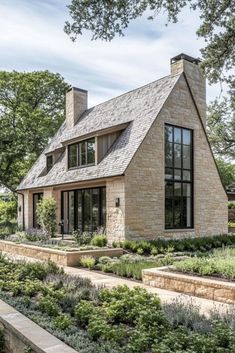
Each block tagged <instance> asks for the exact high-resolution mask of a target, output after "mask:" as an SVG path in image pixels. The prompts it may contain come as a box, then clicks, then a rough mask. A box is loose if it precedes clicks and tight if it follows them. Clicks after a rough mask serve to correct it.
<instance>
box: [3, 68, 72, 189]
mask: <svg viewBox="0 0 235 353" xmlns="http://www.w3.org/2000/svg"><path fill="white" fill-rule="evenodd" d="M67 89H68V84H67V83H66V82H65V81H64V79H63V78H62V77H61V76H60V75H59V74H54V73H50V72H49V71H35V72H28V73H25V72H23V73H22V72H16V71H13V72H6V71H1V72H0V165H1V169H0V185H4V186H5V187H7V188H9V189H10V190H12V191H14V190H15V188H16V186H17V185H18V184H19V182H20V180H21V178H22V177H23V176H24V175H25V174H26V173H27V171H28V170H29V168H30V167H31V166H32V164H33V163H34V162H35V160H36V158H37V157H38V155H39V154H40V153H41V152H42V150H43V149H44V148H45V146H46V145H47V143H48V140H49V138H50V137H51V136H53V135H54V133H55V132H56V130H57V129H58V128H59V126H60V125H61V123H62V121H63V120H64V96H65V92H66V90H67Z"/></svg>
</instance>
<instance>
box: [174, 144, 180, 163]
mask: <svg viewBox="0 0 235 353" xmlns="http://www.w3.org/2000/svg"><path fill="white" fill-rule="evenodd" d="M174 166H175V168H181V145H179V144H178V143H177V144H175V145H174Z"/></svg>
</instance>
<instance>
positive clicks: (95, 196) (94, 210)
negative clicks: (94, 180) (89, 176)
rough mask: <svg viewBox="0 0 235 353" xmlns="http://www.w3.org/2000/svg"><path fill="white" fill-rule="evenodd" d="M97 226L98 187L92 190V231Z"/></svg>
mask: <svg viewBox="0 0 235 353" xmlns="http://www.w3.org/2000/svg"><path fill="white" fill-rule="evenodd" d="M98 227H99V189H93V190H92V232H94V231H96V230H97V228H98Z"/></svg>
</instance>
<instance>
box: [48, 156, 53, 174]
mask: <svg viewBox="0 0 235 353" xmlns="http://www.w3.org/2000/svg"><path fill="white" fill-rule="evenodd" d="M52 167H53V156H47V172H49V170H50V169H51V168H52Z"/></svg>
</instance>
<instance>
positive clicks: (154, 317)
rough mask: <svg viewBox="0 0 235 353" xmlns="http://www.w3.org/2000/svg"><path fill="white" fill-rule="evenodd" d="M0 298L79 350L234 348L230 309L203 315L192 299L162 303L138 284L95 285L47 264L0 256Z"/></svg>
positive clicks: (177, 352)
mask: <svg viewBox="0 0 235 353" xmlns="http://www.w3.org/2000/svg"><path fill="white" fill-rule="evenodd" d="M0 298H1V299H2V300H4V301H5V302H7V303H8V304H9V305H11V306H13V307H14V308H16V309H17V310H18V311H20V312H21V313H22V314H24V315H25V316H27V317H28V318H30V319H32V320H33V321H34V322H36V323H38V324H39V325H40V326H42V327H44V328H45V329H46V330H47V331H49V332H50V333H52V334H53V335H55V336H56V337H58V338H59V339H61V340H62V341H64V342H65V343H66V344H68V345H70V346H71V347H72V348H74V349H75V350H76V351H78V352H79V353H88V352H89V353H147V352H148V353H166V352H171V353H184V352H185V351H187V352H188V353H201V352H202V351H203V353H211V352H224V353H225V352H232V351H233V350H234V345H235V335H234V330H235V327H234V320H233V317H234V312H233V311H232V309H231V312H230V311H229V312H227V313H226V314H219V313H218V312H216V311H214V312H213V313H211V315H212V317H211V318H207V317H205V316H204V315H202V314H200V312H199V308H198V307H195V306H194V305H192V303H191V302H190V303H186V304H185V303H183V302H174V303H172V304H164V305H161V303H160V301H159V298H158V297H157V296H155V295H152V294H149V293H147V292H146V291H145V290H144V289H141V288H139V287H136V288H134V289H128V288H127V287H126V286H119V287H117V288H113V289H111V290H109V289H106V288H97V287H94V286H93V285H92V284H91V282H90V281H89V280H87V279H85V278H79V277H78V276H76V277H75V276H70V275H66V274H64V273H63V272H62V270H61V269H59V268H58V267H56V266H55V265H53V264H51V263H49V264H43V263H13V262H10V261H9V260H7V259H6V258H4V257H0ZM215 319H216V320H215ZM29 327H30V326H29ZM27 331H28V328H27ZM41 338H42V340H41V342H42V343H44V340H45V339H44V336H41ZM45 343H46V342H45ZM50 351H52V352H53V350H50ZM58 351H60V352H63V351H62V350H60V349H59V348H58ZM42 352H43V351H42ZM48 352H49V350H48ZM40 353H41V352H40Z"/></svg>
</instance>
